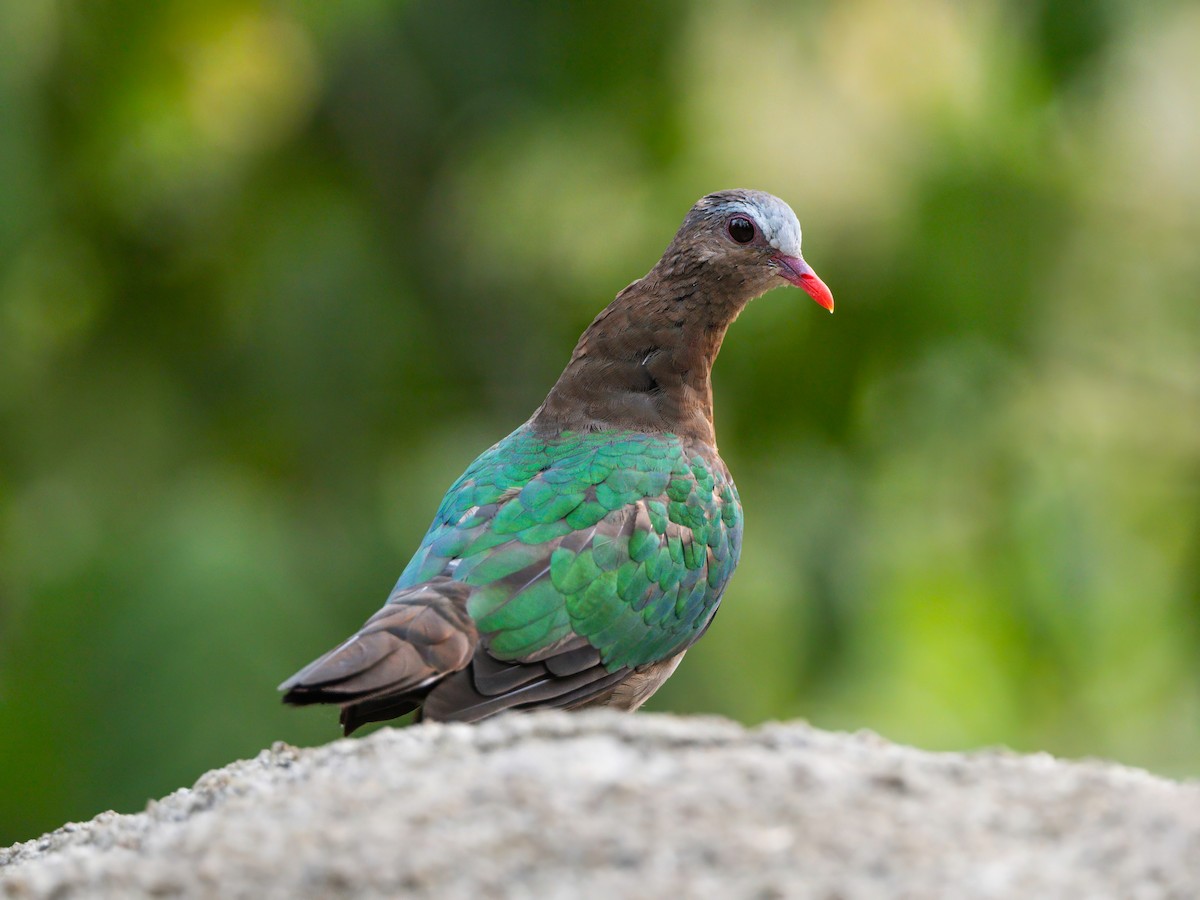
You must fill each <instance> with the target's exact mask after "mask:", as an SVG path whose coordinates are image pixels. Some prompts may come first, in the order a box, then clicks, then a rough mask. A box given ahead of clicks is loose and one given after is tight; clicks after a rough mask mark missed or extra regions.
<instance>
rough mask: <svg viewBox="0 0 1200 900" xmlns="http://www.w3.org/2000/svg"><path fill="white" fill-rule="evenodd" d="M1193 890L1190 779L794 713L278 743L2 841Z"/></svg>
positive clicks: (529, 882) (221, 880) (662, 875)
mask: <svg viewBox="0 0 1200 900" xmlns="http://www.w3.org/2000/svg"><path fill="white" fill-rule="evenodd" d="M149 895H153V896H158V897H164V896H165V897H173V896H186V897H254V898H260V897H289V898H291V897H328V896H357V897H377V896H396V895H403V896H416V897H421V896H429V897H530V898H533V897H537V898H543V897H564V898H568V897H569V898H575V897H602V896H604V897H614V896H619V897H655V898H657V897H664V896H691V897H762V898H766V897H820V898H846V900H850V898H860V897H888V898H894V897H913V898H918V897H919V898H930V897H955V898H971V897H1022V898H1024V897H1089V898H1102V897H1121V898H1159V897H1178V898H1194V897H1200V785H1198V784H1193V783H1183V784H1181V783H1176V782H1171V781H1167V780H1164V779H1161V778H1156V777H1154V776H1152V775H1149V774H1147V773H1145V772H1142V771H1139V770H1135V769H1129V768H1123V767H1120V766H1115V765H1110V764H1104V763H1090V762H1089V763H1070V762H1062V761H1059V760H1055V759H1052V758H1051V757H1049V756H1045V755H1035V756H1016V755H1013V754H1009V753H1005V752H985V753H979V754H973V755H960V754H947V753H943V754H933V753H925V752H922V751H919V750H914V749H910V748H907V747H900V746H896V745H894V744H890V743H888V742H887V741H884V740H882V739H881V738H878V737H876V736H874V735H870V734H857V735H844V734H829V733H825V732H821V731H817V730H815V729H813V728H810V727H808V726H807V725H803V724H784V725H767V726H764V727H761V728H756V729H753V730H746V729H743V728H742V727H740V726H738V725H735V724H733V723H730V722H727V721H723V720H716V719H685V718H674V717H670V716H653V715H637V716H628V715H620V714H615V713H593V714H576V715H567V714H561V713H559V714H553V713H548V714H538V715H510V716H505V717H501V718H499V719H495V720H491V721H488V722H485V723H483V724H482V725H477V726H463V725H423V726H419V727H414V728H409V729H405V730H391V729H385V730H382V731H379V732H377V733H376V734H373V735H371V736H370V737H368V738H366V739H362V740H341V741H336V742H334V743H332V744H329V745H327V746H324V747H317V748H313V749H310V750H298V749H296V748H294V747H290V746H287V745H283V744H279V745H276V746H275V747H273V748H272V749H271V750H269V751H263V752H262V753H260V754H259V755H258V757H257V758H255V759H253V760H247V761H242V762H236V763H233V764H232V765H229V766H226V767H225V768H223V769H219V770H216V771H213V772H209V773H208V774H207V775H205V776H204V777H203V778H201V779H200V780H199V781H198V782H197V783H196V785H195V787H193V788H190V789H183V790H180V791H176V792H175V793H174V794H171V795H170V796H168V797H166V798H164V799H163V800H161V801H158V802H155V803H152V804H151V805H150V806H149V808H148V809H147V810H146V811H145V812H144V813H139V814H137V815H115V814H113V813H104V814H102V815H100V816H97V817H96V818H95V819H93V820H92V821H91V822H88V823H84V824H79V825H67V826H64V827H63V828H61V829H59V830H58V831H56V832H54V833H53V834H49V835H46V836H45V837H42V838H40V839H38V840H34V841H30V842H28V843H25V844H17V845H15V846H13V847H11V848H9V849H7V850H0V896H5V897H21V898H25V897H50V896H52V897H56V898H67V897H89V898H90V897H122V898H124V897H137V896H149Z"/></svg>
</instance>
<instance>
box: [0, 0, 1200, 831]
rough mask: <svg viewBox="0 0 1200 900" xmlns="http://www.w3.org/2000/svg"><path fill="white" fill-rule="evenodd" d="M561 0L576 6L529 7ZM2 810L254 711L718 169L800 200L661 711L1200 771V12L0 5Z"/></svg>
mask: <svg viewBox="0 0 1200 900" xmlns="http://www.w3.org/2000/svg"><path fill="white" fill-rule="evenodd" d="M560 7H561V8H560ZM0 109H3V111H4V112H3V119H4V127H3V128H0V735H2V738H0V798H3V800H2V801H0V844H6V843H8V842H11V841H13V840H17V839H23V838H28V837H32V836H34V835H35V834H37V833H38V832H39V831H41V830H44V829H49V828H52V827H54V826H56V825H58V824H59V823H60V822H61V821H63V820H65V819H80V818H87V817H90V816H91V815H93V814H95V813H96V812H99V811H101V810H103V809H106V808H109V807H115V808H116V809H118V810H133V809H137V808H139V807H140V806H142V805H143V804H144V803H145V801H146V799H147V798H149V797H153V796H157V795H159V794H162V793H164V792H166V791H168V790H170V789H172V788H175V787H177V786H179V785H180V784H186V783H190V782H191V781H192V780H193V779H195V778H196V777H197V776H198V775H199V774H200V773H202V772H203V771H204V770H205V769H207V768H209V767H211V766H215V765H219V764H222V763H225V762H227V761H229V760H230V759H231V758H234V757H238V756H243V757H244V756H249V755H252V754H254V753H255V752H256V751H257V750H258V749H259V748H261V747H262V746H264V745H265V744H268V743H269V742H270V741H272V740H275V739H284V740H288V741H291V742H296V743H301V744H309V743H316V742H321V741H325V740H328V739H329V738H332V737H333V736H334V735H335V734H336V727H335V718H336V717H335V715H334V713H333V712H332V711H330V710H301V711H297V710H287V709H284V708H282V707H281V706H280V705H279V700H278V697H277V695H276V694H275V691H274V688H275V685H276V684H277V683H278V682H279V681H281V680H282V679H283V678H284V677H286V676H287V675H290V674H291V673H292V672H293V671H294V670H295V669H296V668H298V667H299V666H300V665H301V664H303V663H306V662H308V661H309V660H310V659H311V658H312V657H313V656H315V655H316V654H317V653H319V652H321V651H323V650H325V649H326V648H327V647H328V646H330V645H331V644H332V643H333V642H334V641H336V640H338V639H340V638H341V637H343V636H344V635H346V634H348V633H350V632H351V631H352V630H353V629H354V628H356V627H357V626H358V625H359V624H360V623H361V621H362V620H363V619H364V618H365V617H366V616H367V615H368V614H370V613H371V612H373V611H374V610H375V608H376V607H377V605H378V604H379V603H380V602H382V600H383V599H384V598H385V596H386V594H387V592H388V588H389V587H390V585H391V584H392V582H393V580H394V579H395V577H396V576H397V574H398V573H399V571H400V569H401V568H402V567H403V565H404V563H405V562H406V561H407V558H408V555H409V554H410V553H411V551H412V550H413V548H414V547H415V546H416V543H417V541H418V540H419V538H420V536H421V534H422V533H423V531H424V529H425V527H426V525H427V524H428V521H429V519H430V517H431V515H432V513H433V510H434V508H435V505H436V502H437V500H438V498H439V497H440V495H441V493H442V491H443V490H444V489H445V487H446V486H447V485H448V484H449V483H450V481H451V480H452V479H453V478H454V477H455V476H456V475H457V474H458V473H459V471H461V469H462V468H463V466H465V464H466V463H467V462H468V461H469V460H470V459H472V458H473V457H474V456H475V454H476V453H478V452H479V451H481V450H482V449H484V448H485V447H487V446H488V445H489V444H490V443H491V442H493V441H494V440H496V439H497V438H499V437H501V436H503V435H504V434H506V433H507V432H508V431H509V430H511V429H512V428H513V427H515V426H516V425H517V424H519V423H520V422H521V421H522V420H523V419H524V418H525V417H526V416H527V415H528V414H529V412H530V411H531V410H532V409H533V408H534V407H535V406H536V404H537V403H538V402H539V401H540V399H541V398H542V396H543V395H544V394H545V392H546V390H547V389H548V388H549V386H550V384H551V383H552V382H553V380H554V378H555V377H556V375H557V373H558V371H559V369H560V367H561V366H562V364H563V363H564V361H565V359H566V358H567V356H568V353H569V351H570V349H571V347H572V345H573V342H574V340H575V338H576V336H577V335H578V333H579V332H580V331H581V330H582V328H583V327H584V326H585V325H586V324H587V323H588V322H589V321H590V319H591V317H592V316H593V315H594V314H595V313H596V312H597V311H598V310H599V309H600V308H601V307H602V306H603V305H604V304H605V303H606V302H607V301H608V299H610V298H611V297H612V295H613V294H614V293H615V292H616V291H617V290H618V289H619V288H621V287H622V286H624V285H625V284H626V283H627V282H629V281H630V280H632V279H633V278H635V277H637V276H639V275H640V274H641V273H643V272H644V271H645V270H646V269H647V268H648V267H649V266H650V265H651V264H652V263H653V262H654V261H655V259H657V257H658V255H659V253H660V252H661V250H662V248H663V247H664V246H665V244H666V242H667V241H668V239H669V238H670V236H671V234H672V233H673V231H674V229H675V228H676V226H677V225H678V223H679V221H680V220H681V219H682V217H683V214H684V212H685V211H686V210H687V208H688V207H689V206H690V205H691V203H692V202H694V201H695V199H696V198H697V197H699V196H700V195H702V194H704V193H707V192H709V191H712V190H717V189H721V188H726V187H732V186H744V187H755V188H762V189H765V190H769V191H772V192H774V193H776V194H779V195H780V196H782V197H784V198H785V199H787V200H788V201H790V202H791V203H792V205H793V206H794V207H795V209H796V210H797V212H798V213H799V215H800V217H801V220H802V221H803V222H804V224H805V226H806V236H807V241H806V242H805V251H806V256H807V257H808V259H809V261H810V262H812V263H813V265H814V266H815V267H816V268H817V270H818V271H819V272H820V273H821V274H822V275H823V277H824V278H825V280H826V281H827V282H828V283H829V284H830V285H831V286H832V288H833V291H834V293H835V295H836V296H837V299H838V313H837V315H836V316H834V317H832V318H831V317H829V316H827V315H823V314H821V313H820V310H818V309H817V308H816V307H815V306H813V305H812V304H811V303H810V302H808V300H807V298H805V297H804V296H803V295H801V294H800V293H799V292H795V291H792V292H785V291H778V292H775V293H773V294H772V295H769V296H768V297H766V298H765V299H763V300H760V301H758V302H757V303H755V304H754V305H752V306H751V307H750V309H749V310H748V311H747V312H746V314H745V315H743V316H742V318H741V320H740V321H739V322H738V323H737V325H736V326H735V327H734V328H733V329H732V331H731V333H730V336H729V340H728V342H727V344H726V348H725V351H724V352H723V354H722V358H721V360H720V361H719V363H718V365H717V371H716V375H715V383H716V391H717V395H718V396H717V405H718V429H719V432H720V435H721V440H722V450H723V452H724V454H725V456H726V458H727V460H728V461H729V463H730V465H731V467H732V469H733V471H734V474H735V476H736V477H737V479H738V482H739V486H740V488H741V494H742V497H743V499H744V502H745V506H746V511H747V522H748V526H747V533H746V541H745V552H744V556H743V562H742V568H741V570H740V572H739V573H738V576H737V577H736V578H735V579H734V582H733V586H732V588H731V589H730V591H729V593H728V595H727V598H726V604H725V607H724V611H723V612H722V614H721V616H720V617H719V621H718V622H717V624H716V627H714V628H713V629H712V631H711V632H710V633H709V635H708V636H707V637H706V638H705V640H704V641H702V642H701V643H700V644H699V645H698V646H697V647H696V648H695V649H694V650H693V651H692V652H691V654H690V655H689V657H688V660H687V661H686V662H685V663H684V665H683V666H682V668H681V670H680V672H679V673H678V674H677V675H676V677H675V678H674V679H673V680H672V681H671V682H670V683H669V684H668V686H667V687H666V688H664V690H663V691H662V692H661V693H660V694H659V695H658V697H656V698H655V700H654V701H653V702H652V708H657V709H671V710H679V711H686V712H700V711H703V712H712V713H723V714H726V715H731V716H734V717H736V718H739V719H741V720H743V721H747V722H755V721H759V720H762V719H764V718H768V717H796V716H804V717H807V718H809V719H811V720H812V721H814V722H815V723H817V724H819V725H822V726H825V727H832V728H862V727H867V728H872V729H876V730H878V731H880V732H882V733H883V734H885V735H887V736H889V737H892V738H895V739H897V740H902V741H910V742H913V743H916V744H920V745H922V746H926V747H931V748H970V747H977V746H980V745H985V744H992V743H1004V744H1008V745H1010V746H1013V747H1016V748H1019V749H1022V750H1034V749H1045V750H1049V751H1052V752H1054V753H1059V754H1066V755H1102V756H1111V757H1115V758H1117V759H1120V760H1123V761H1125V762H1129V763H1135V764H1142V765H1147V766H1150V767H1153V768H1155V769H1158V770H1160V771H1164V772H1170V773H1176V774H1191V775H1195V774H1197V773H1200V490H1198V488H1200V365H1198V363H1200V302H1198V300H1197V289H1198V287H1200V254H1197V252H1196V247H1197V245H1200V165H1198V164H1197V160H1200V8H1197V7H1196V5H1195V4H1192V3H1187V2H1184V0H1179V2H1174V3H1172V2H1169V0H1164V2H1160V3H1154V4H1139V3H1136V2H1134V0H1107V2H1104V3H1100V4H1091V3H1085V2H1083V0H1069V2H1054V0H1042V2H1040V3H1017V2H1015V0H1011V2H1004V0H972V2H967V3H959V2H953V0H911V2H907V3H902V4H893V3H888V2H885V0H846V2H838V3H833V2H826V3H815V4H793V3H782V2H779V3H766V2H749V3H747V2H740V3H724V2H721V3H704V4H686V3H682V2H675V3H657V4H643V3H633V2H628V0H618V2H610V3H606V4H575V5H571V6H569V7H566V6H562V5H557V4H538V5H534V4H486V3H466V2H459V0H452V2H442V3H437V4H434V3H427V4H418V3H411V4H404V3H396V2H390V3H389V2H382V0H352V2H347V3H339V4H330V3H317V2H314V0H303V2H296V3H286V4H260V3H256V2H252V0H217V2H208V3H196V2H185V0H163V2H158V3H138V2H132V0H93V2H88V3H70V2H53V0H19V2H18V0H9V2H7V3H4V4H3V5H0Z"/></svg>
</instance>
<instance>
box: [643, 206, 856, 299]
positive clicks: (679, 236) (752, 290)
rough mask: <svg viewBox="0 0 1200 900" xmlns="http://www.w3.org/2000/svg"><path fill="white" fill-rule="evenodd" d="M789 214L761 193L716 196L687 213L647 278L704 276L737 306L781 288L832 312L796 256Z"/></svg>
mask: <svg viewBox="0 0 1200 900" xmlns="http://www.w3.org/2000/svg"><path fill="white" fill-rule="evenodd" d="M800 238H801V233H800V222H799V221H798V220H797V219H796V214H795V213H794V212H792V208H791V207H790V206H788V205H787V204H786V203H784V202H783V201H782V200H780V199H779V198H778V197H775V196H773V195H771V194H768V193H765V192H763V191H747V190H733V191H719V192H717V193H715V194H709V195H708V196H707V197H703V198H701V199H700V201H699V202H698V203H697V204H696V205H695V206H693V207H692V208H691V210H690V211H689V212H688V214H687V217H686V218H685V219H684V220H683V225H682V226H680V229H679V231H678V232H677V233H676V235H675V238H674V240H672V241H671V245H670V246H669V247H667V250H666V252H665V253H664V254H663V258H662V259H661V260H660V261H659V263H658V265H657V266H655V268H654V270H653V271H652V272H651V273H650V277H652V278H653V277H658V278H679V277H681V276H682V277H687V276H688V275H692V276H697V275H700V274H701V273H703V277H704V279H705V280H708V281H710V282H711V283H715V284H716V285H719V286H720V288H721V289H722V293H723V294H724V295H725V297H726V299H727V300H728V301H729V302H731V303H735V304H737V305H738V307H739V308H740V307H741V306H743V305H745V304H746V303H747V302H749V301H750V300H752V299H753V298H755V297H757V296H758V295H759V294H762V293H763V292H764V291H767V290H769V289H770V288H773V287H778V286H780V285H781V284H785V283H786V284H793V285H795V286H796V287H798V288H801V289H803V290H805V291H807V292H808V294H809V295H811V296H812V298H813V299H814V300H816V301H817V303H819V304H820V305H821V306H823V307H825V309H827V310H829V311H830V312H833V294H832V293H830V291H829V288H827V287H826V286H825V283H824V282H823V281H821V279H820V278H818V277H817V274H816V273H815V272H814V271H813V270H812V268H811V267H809V265H808V263H806V262H805V261H804V258H803V257H802V256H801V255H800Z"/></svg>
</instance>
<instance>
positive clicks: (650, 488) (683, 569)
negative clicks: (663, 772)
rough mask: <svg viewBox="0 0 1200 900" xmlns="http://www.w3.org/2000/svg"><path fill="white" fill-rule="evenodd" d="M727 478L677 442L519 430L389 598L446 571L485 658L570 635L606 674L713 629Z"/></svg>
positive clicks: (450, 496)
mask: <svg viewBox="0 0 1200 900" xmlns="http://www.w3.org/2000/svg"><path fill="white" fill-rule="evenodd" d="M741 532H742V511H741V506H740V503H739V501H738V499H737V491H736V489H735V488H734V486H733V482H732V481H730V480H729V478H728V476H727V475H726V474H725V472H724V470H723V469H722V468H720V467H717V466H714V465H712V464H710V463H709V462H708V461H707V460H706V459H705V458H704V457H703V456H701V455H699V454H696V453H695V452H694V451H691V450H689V448H688V446H687V444H686V442H685V441H684V440H682V439H681V438H679V437H677V436H675V435H672V434H657V435H651V434H643V433H640V432H618V431H609V432H598V433H594V434H575V433H569V432H568V433H565V434H561V435H557V436H555V437H553V438H551V439H547V438H543V437H540V436H538V435H536V434H535V433H534V432H533V431H532V430H531V429H529V428H527V427H522V428H520V429H518V430H517V431H515V432H513V433H512V434H511V435H509V436H508V437H507V438H505V439H504V440H503V441H501V442H500V443H498V444H496V445H495V446H494V447H492V448H491V449H490V450H488V451H487V452H486V453H484V454H483V455H482V456H480V457H479V458H478V459H477V460H475V462H473V463H472V464H471V465H470V466H469V467H468V468H467V471H466V472H465V473H463V475H462V477H461V478H459V480H458V481H457V482H455V484H454V485H453V486H452V487H451V488H450V490H449V491H448V492H447V494H446V496H445V498H444V499H443V500H442V503H441V506H440V507H439V509H438V512H437V515H436V517H435V519H434V522H433V525H432V526H431V527H430V529H429V532H428V533H427V534H426V535H425V539H424V540H423V541H422V543H421V547H420V549H419V550H418V551H417V553H416V555H415V556H414V557H413V559H412V561H411V562H410V563H409V565H408V567H407V568H406V569H405V570H404V574H403V575H401V576H400V581H399V582H398V583H397V585H396V586H397V588H403V587H410V586H412V585H415V584H418V583H420V582H422V581H426V580H429V579H430V578H433V577H436V576H437V575H441V574H448V575H450V576H451V577H453V578H455V579H456V580H459V581H464V582H466V583H468V584H471V585H473V586H475V587H476V588H478V590H477V591H476V592H475V593H473V594H472V595H471V598H470V600H469V601H468V609H469V611H470V613H471V615H472V617H473V618H474V619H475V621H476V624H477V625H478V626H479V629H480V632H481V633H482V634H483V635H484V638H485V641H486V642H487V646H488V648H489V651H490V652H491V653H492V655H494V656H496V657H498V658H500V659H510V660H530V659H539V658H543V657H544V656H546V655H550V654H552V653H553V652H554V648H555V646H556V645H559V644H561V643H562V642H563V641H564V640H565V639H567V638H570V637H571V635H572V634H574V635H579V636H582V637H584V638H585V639H587V641H588V642H589V643H591V644H592V645H593V646H594V647H596V648H597V649H598V650H599V651H600V653H601V658H602V660H603V662H604V665H605V666H606V667H607V668H608V669H609V670H611V671H615V670H617V669H619V668H622V667H635V666H640V665H644V664H646V663H650V662H655V661H657V660H660V659H664V658H666V657H668V656H671V655H674V654H675V653H676V652H678V651H679V650H681V649H683V648H685V647H687V646H688V645H689V644H690V643H691V642H692V641H694V640H695V639H696V638H697V637H698V636H699V634H700V633H701V632H702V631H703V630H704V628H705V627H706V626H707V624H708V622H709V620H710V619H711V618H712V615H713V613H714V612H715V611H716V607H717V603H718V602H719V601H720V597H721V594H722V592H723V591H724V589H725V585H726V584H727V583H728V581H729V577H730V575H732V573H733V569H734V567H735V566H736V565H737V560H738V555H739V551H740V548H741Z"/></svg>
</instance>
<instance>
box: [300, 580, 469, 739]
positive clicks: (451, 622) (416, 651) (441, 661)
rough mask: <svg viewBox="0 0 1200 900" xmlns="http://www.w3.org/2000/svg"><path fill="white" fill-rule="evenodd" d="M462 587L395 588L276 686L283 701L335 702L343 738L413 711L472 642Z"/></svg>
mask: <svg viewBox="0 0 1200 900" xmlns="http://www.w3.org/2000/svg"><path fill="white" fill-rule="evenodd" d="M470 592H471V588H470V587H469V586H468V585H465V584H462V583H461V582H456V581H452V580H450V579H449V578H435V579H434V580H433V581H429V582H426V583H424V584H419V585H416V586H414V587H411V588H405V589H403V590H400V591H397V592H396V593H394V594H393V595H392V596H391V597H390V598H388V602H387V605H386V606H384V607H383V609H381V610H379V612H377V613H375V615H373V616H371V618H370V619H368V620H367V623H366V624H365V625H363V627H362V628H361V629H359V631H358V633H357V634H355V635H354V636H353V637H352V638H350V639H349V640H348V641H346V642H344V643H343V644H341V645H339V646H337V647H335V648H334V649H332V650H330V651H329V652H328V653H326V654H325V655H324V656H322V657H321V658H320V659H317V660H315V661H314V662H311V663H309V664H308V665H307V666H305V667H304V668H303V669H301V670H300V671H299V672H297V673H296V674H295V675H293V676H292V677H291V678H289V679H288V680H287V681H285V682H284V683H283V684H281V685H280V686H279V690H281V691H284V692H285V693H284V696H283V700H284V702H285V703H293V704H296V705H304V704H308V703H338V704H341V707H342V719H341V720H342V727H343V729H344V730H345V733H346V734H350V732H352V731H354V729H356V728H358V727H359V726H360V725H364V724H366V723H367V722H377V721H382V720H384V719H391V718H394V717H396V716H399V715H403V714H404V713H406V712H410V711H412V710H413V709H416V708H417V706H419V705H420V702H421V699H422V698H423V697H424V696H425V694H427V693H428V692H429V690H430V689H431V688H432V687H433V686H434V685H435V684H437V683H438V682H439V681H441V680H442V679H443V678H445V677H446V676H447V675H450V674H452V673H454V672H457V671H459V670H461V669H463V668H465V667H466V666H467V665H468V664H469V663H470V662H471V657H472V655H473V654H474V652H475V647H476V645H477V644H478V643H479V633H478V632H477V631H476V629H475V623H474V621H473V620H472V619H471V617H470V615H468V614H467V597H468V595H469V594H470Z"/></svg>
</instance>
